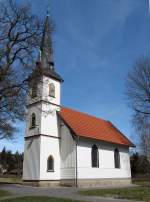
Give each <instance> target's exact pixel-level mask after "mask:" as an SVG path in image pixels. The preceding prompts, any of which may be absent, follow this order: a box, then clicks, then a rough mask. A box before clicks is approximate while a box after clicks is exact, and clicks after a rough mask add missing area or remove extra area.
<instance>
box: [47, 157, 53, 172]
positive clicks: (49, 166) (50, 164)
mask: <svg viewBox="0 0 150 202" xmlns="http://www.w3.org/2000/svg"><path fill="white" fill-rule="evenodd" d="M47 171H49V172H54V158H53V157H52V156H51V155H50V156H49V157H48V159H47Z"/></svg>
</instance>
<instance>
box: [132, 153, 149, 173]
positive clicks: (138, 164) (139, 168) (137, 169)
mask: <svg viewBox="0 0 150 202" xmlns="http://www.w3.org/2000/svg"><path fill="white" fill-rule="evenodd" d="M130 162H131V174H132V177H141V176H150V161H149V159H148V158H147V157H146V156H145V155H141V154H139V153H133V154H132V155H131V156H130Z"/></svg>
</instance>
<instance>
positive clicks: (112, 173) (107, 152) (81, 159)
mask: <svg viewBox="0 0 150 202" xmlns="http://www.w3.org/2000/svg"><path fill="white" fill-rule="evenodd" d="M94 144H96V145H97V147H98V152H99V167H98V168H92V163H91V148H92V146H93V145H94ZM115 148H118V149H119V152H120V168H115V164H114V150H115ZM77 156H78V158H77V159H78V162H77V165H78V178H79V179H105V178H111V179H112V178H130V177H131V172H130V157H129V148H128V147H126V146H118V145H115V144H110V143H105V142H102V141H94V140H91V139H90V140H89V139H85V138H84V139H83V138H79V141H78V147H77Z"/></svg>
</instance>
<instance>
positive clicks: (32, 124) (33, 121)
mask: <svg viewBox="0 0 150 202" xmlns="http://www.w3.org/2000/svg"><path fill="white" fill-rule="evenodd" d="M35 127H36V115H35V113H32V115H31V119H30V128H35Z"/></svg>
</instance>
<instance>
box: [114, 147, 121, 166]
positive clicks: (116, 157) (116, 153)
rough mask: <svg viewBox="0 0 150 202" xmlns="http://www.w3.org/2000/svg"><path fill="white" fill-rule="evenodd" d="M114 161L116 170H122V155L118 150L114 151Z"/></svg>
mask: <svg viewBox="0 0 150 202" xmlns="http://www.w3.org/2000/svg"><path fill="white" fill-rule="evenodd" d="M114 161H115V162H114V163H115V168H120V154H119V150H118V149H117V148H116V149H115V150H114Z"/></svg>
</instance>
